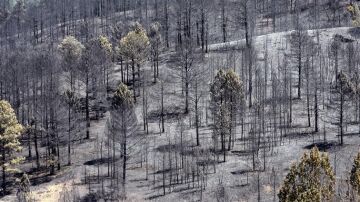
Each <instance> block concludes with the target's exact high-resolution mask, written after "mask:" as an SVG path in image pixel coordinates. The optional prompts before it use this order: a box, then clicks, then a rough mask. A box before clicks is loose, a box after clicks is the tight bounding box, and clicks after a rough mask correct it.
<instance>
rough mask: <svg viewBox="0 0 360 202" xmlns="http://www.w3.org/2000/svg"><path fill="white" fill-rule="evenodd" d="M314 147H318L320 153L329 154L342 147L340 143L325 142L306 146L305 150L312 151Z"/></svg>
mask: <svg viewBox="0 0 360 202" xmlns="http://www.w3.org/2000/svg"><path fill="white" fill-rule="evenodd" d="M314 147H317V148H318V149H319V151H322V152H328V151H336V150H338V149H339V148H341V147H342V145H340V144H339V143H338V142H336V141H325V142H315V143H312V144H309V145H306V146H305V147H304V149H309V150H310V149H312V148H314Z"/></svg>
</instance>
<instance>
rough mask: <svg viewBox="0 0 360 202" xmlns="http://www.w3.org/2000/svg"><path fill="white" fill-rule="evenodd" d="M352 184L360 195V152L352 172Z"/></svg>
mask: <svg viewBox="0 0 360 202" xmlns="http://www.w3.org/2000/svg"><path fill="white" fill-rule="evenodd" d="M350 184H351V186H352V187H353V189H354V190H355V191H356V192H357V194H358V195H359V196H360V152H359V153H358V154H357V156H356V158H355V159H354V164H353V167H352V169H351V173H350Z"/></svg>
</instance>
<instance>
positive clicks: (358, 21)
mask: <svg viewBox="0 0 360 202" xmlns="http://www.w3.org/2000/svg"><path fill="white" fill-rule="evenodd" d="M346 9H347V11H348V12H349V13H350V14H351V19H352V24H353V26H354V27H359V26H360V10H359V6H358V5H357V4H356V3H350V4H349V5H348V6H347V8H346Z"/></svg>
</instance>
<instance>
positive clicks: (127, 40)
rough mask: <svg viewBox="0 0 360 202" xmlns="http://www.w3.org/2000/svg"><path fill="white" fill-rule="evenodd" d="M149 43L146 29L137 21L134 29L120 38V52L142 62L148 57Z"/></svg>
mask: <svg viewBox="0 0 360 202" xmlns="http://www.w3.org/2000/svg"><path fill="white" fill-rule="evenodd" d="M149 45H150V42H149V38H148V36H147V34H146V31H145V29H144V28H143V27H142V26H141V25H140V24H139V23H136V25H135V26H134V30H133V31H131V32H129V33H128V34H127V35H126V36H125V37H124V38H122V39H121V40H120V46H119V53H120V54H121V55H123V56H124V57H125V58H128V59H130V60H135V62H136V63H141V62H142V61H143V60H144V59H145V57H146V54H147V52H148V48H149Z"/></svg>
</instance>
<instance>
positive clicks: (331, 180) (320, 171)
mask: <svg viewBox="0 0 360 202" xmlns="http://www.w3.org/2000/svg"><path fill="white" fill-rule="evenodd" d="M334 193H335V174H334V171H333V169H332V167H331V165H330V161H329V157H328V155H327V154H326V153H320V152H319V150H318V148H316V147H315V148H313V149H312V150H311V151H310V153H305V154H304V155H303V157H302V158H301V160H300V162H299V163H297V164H293V165H292V166H291V168H290V171H289V173H288V174H287V176H286V178H285V180H284V182H283V185H282V187H281V189H280V192H279V194H278V196H279V201H280V202H290V201H291V202H293V201H318V202H320V201H323V200H330V199H331V198H332V197H333V195H334Z"/></svg>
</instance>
